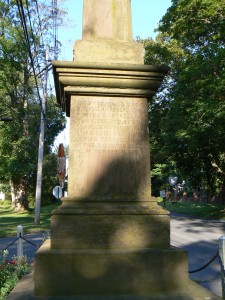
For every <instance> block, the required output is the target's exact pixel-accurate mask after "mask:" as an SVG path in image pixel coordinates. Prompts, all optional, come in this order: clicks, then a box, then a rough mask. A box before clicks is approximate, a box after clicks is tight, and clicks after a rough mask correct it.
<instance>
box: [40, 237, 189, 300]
mask: <svg viewBox="0 0 225 300" xmlns="http://www.w3.org/2000/svg"><path fill="white" fill-rule="evenodd" d="M36 262H37V266H36V272H35V291H36V293H38V294H39V295H40V296H45V295H52V296H54V295H55V296H57V295H65V296H70V295H73V296H74V297H76V295H77V296H78V295H80V296H82V295H85V296H88V295H92V296H93V297H94V296H99V297H100V296H103V295H104V296H116V295H119V296H123V295H126V296H128V295H132V296H139V297H141V296H148V295H151V294H154V293H160V292H161V291H163V292H164V293H167V292H172V291H175V290H176V291H179V290H181V288H183V289H184V287H185V284H187V281H188V277H187V271H188V266H187V256H186V252H185V251H180V250H179V251H178V250H176V251H175V250H173V249H167V250H157V249H142V250H139V249H130V250H127V249H126V250H123V249H113V250H112V249H111V250H107V249H90V250H89V249H86V250H85V249H82V250H79V249H77V250H68V249H67V250H65V249H64V250H55V249H52V250H51V249H50V247H49V242H45V244H44V246H43V247H42V248H41V249H40V250H39V251H38V255H37V258H36ZM46 265H48V268H46ZM59 272H60V280H59ZM68 273H70V276H68ZM46 283H47V284H46ZM138 299H139V298H138ZM190 299H193V298H190Z"/></svg>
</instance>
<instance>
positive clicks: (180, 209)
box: [158, 199, 225, 220]
mask: <svg viewBox="0 0 225 300" xmlns="http://www.w3.org/2000/svg"><path fill="white" fill-rule="evenodd" d="M158 204H159V205H161V206H163V202H162V200H161V199H160V200H159V202H158ZM165 208H166V209H167V210H169V211H170V212H174V213H179V214H185V215H192V216H197V217H200V218H203V219H209V220H225V207H224V206H221V205H216V204H213V203H198V202H166V207H165Z"/></svg>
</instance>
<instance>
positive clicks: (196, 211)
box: [0, 198, 225, 237]
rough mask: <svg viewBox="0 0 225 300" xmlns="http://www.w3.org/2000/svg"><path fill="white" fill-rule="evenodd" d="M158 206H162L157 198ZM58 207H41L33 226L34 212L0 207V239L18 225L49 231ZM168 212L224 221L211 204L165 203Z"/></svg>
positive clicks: (219, 209) (224, 213) (27, 229)
mask: <svg viewBox="0 0 225 300" xmlns="http://www.w3.org/2000/svg"><path fill="white" fill-rule="evenodd" d="M158 204H159V205H161V206H163V202H162V199H160V198H159V202H158ZM57 206H58V205H57V204H55V205H49V206H43V207H41V216H40V224H39V225H35V224H34V212H27V211H24V212H15V211H13V210H12V209H11V207H10V206H0V237H10V236H16V228H17V226H18V225H22V226H23V230H24V233H25V234H26V233H34V232H40V231H46V230H49V229H50V222H51V212H52V210H54V209H55V208H56V207H57ZM166 209H167V210H169V211H170V212H174V213H179V214H185V215H193V216H197V217H200V218H204V219H211V220H212V219H215V220H225V207H224V206H219V205H216V204H212V203H208V204H206V203H198V202H166Z"/></svg>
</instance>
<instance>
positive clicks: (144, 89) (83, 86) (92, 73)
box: [52, 61, 169, 116]
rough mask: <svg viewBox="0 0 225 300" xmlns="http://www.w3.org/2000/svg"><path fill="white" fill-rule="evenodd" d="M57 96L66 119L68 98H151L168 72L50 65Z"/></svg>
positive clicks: (144, 67)
mask: <svg viewBox="0 0 225 300" xmlns="http://www.w3.org/2000/svg"><path fill="white" fill-rule="evenodd" d="M52 66H53V73H54V80H55V86H56V93H57V94H56V96H57V101H58V103H59V104H60V105H61V106H62V108H63V110H64V111H65V112H66V114H67V116H69V115H70V98H71V95H83V96H84V95H86V96H87V95H88V96H90V95H94V96H103V95H104V96H120V97H141V98H149V99H150V98H152V96H153V95H154V94H155V92H156V90H157V89H158V87H159V86H160V84H161V82H162V80H163V78H164V77H165V75H166V74H167V73H168V71H169V68H168V67H163V66H151V65H142V64H140V65H139V64H112V63H110V64H107V63H104V64H103V63H101V64H99V63H89V62H88V63H85V62H68V61H52Z"/></svg>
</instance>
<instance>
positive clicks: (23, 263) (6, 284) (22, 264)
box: [0, 250, 29, 300]
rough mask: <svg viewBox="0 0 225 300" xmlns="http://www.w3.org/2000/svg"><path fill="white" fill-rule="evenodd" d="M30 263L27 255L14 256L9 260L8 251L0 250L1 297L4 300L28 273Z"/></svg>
mask: <svg viewBox="0 0 225 300" xmlns="http://www.w3.org/2000/svg"><path fill="white" fill-rule="evenodd" d="M28 268H29V265H28V263H27V260H26V257H22V258H20V257H17V256H14V257H13V258H12V259H11V260H8V251H7V250H4V251H0V299H1V300H4V299H5V298H6V296H7V295H8V294H9V293H10V291H11V290H12V289H13V288H14V287H15V286H16V284H17V282H18V281H19V279H20V278H21V277H22V276H23V275H24V274H25V273H26V271H27V270H28Z"/></svg>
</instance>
